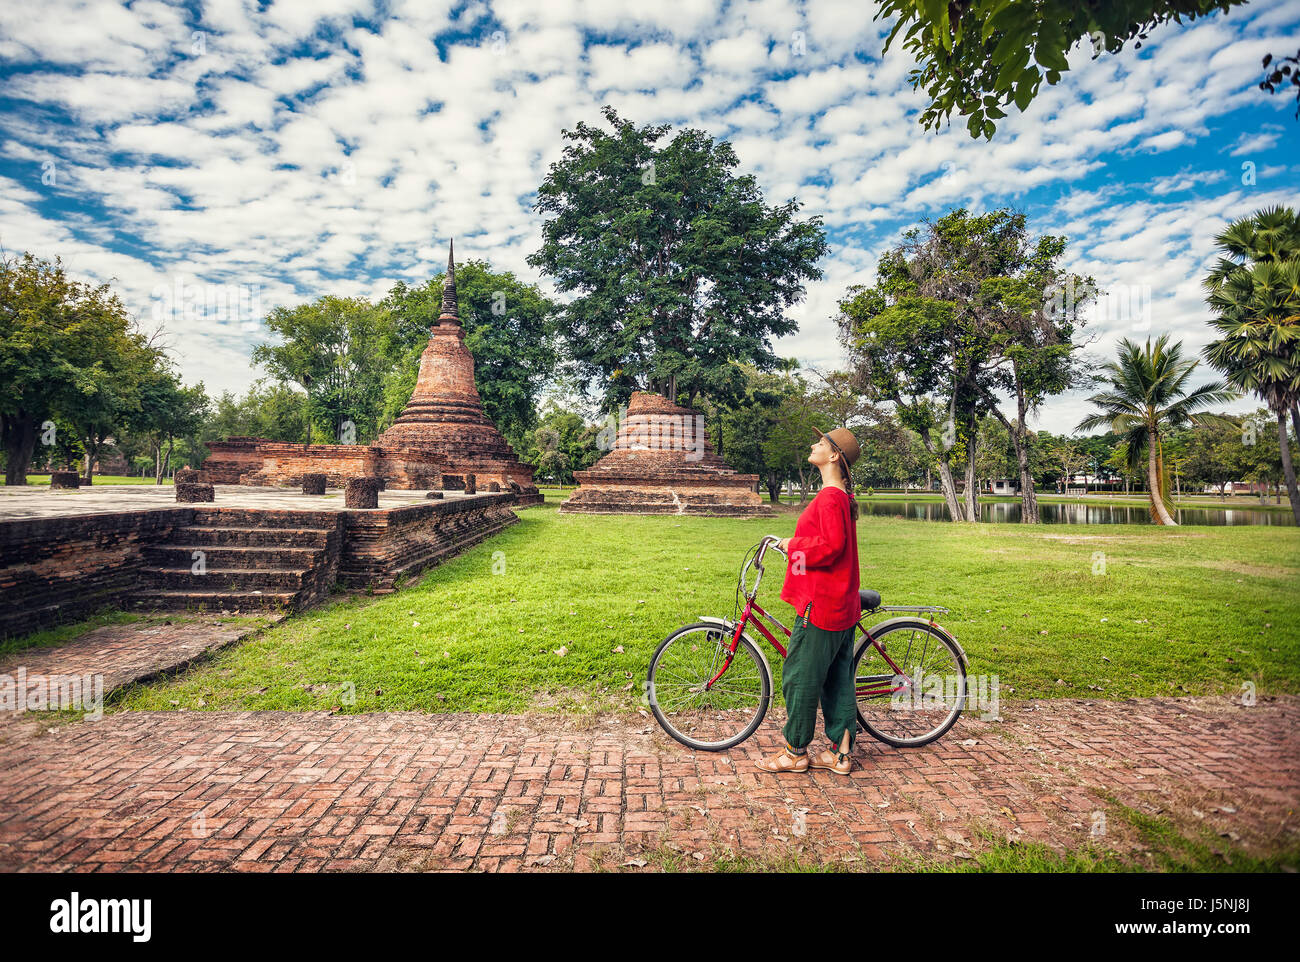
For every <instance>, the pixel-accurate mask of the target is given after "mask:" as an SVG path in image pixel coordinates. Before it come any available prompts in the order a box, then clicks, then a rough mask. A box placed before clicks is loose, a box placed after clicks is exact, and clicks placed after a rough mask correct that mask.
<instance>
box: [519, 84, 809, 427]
mask: <svg viewBox="0 0 1300 962" xmlns="http://www.w3.org/2000/svg"><path fill="white" fill-rule="evenodd" d="M602 113H603V115H604V117H605V119H606V120H607V121H608V122H609V123H610V125H612V127H613V132H612V133H607V132H606V131H604V130H602V129H600V128H598V127H591V126H588V125H587V124H585V123H581V122H580V123H579V124H578V125H577V128H576V129H575V130H573V131H567V130H566V131H565V132H564V137H565V138H566V139H567V140H569V141H570V142H571V143H570V144H569V145H568V146H567V147H565V149H564V156H563V158H562V159H561V160H560V161H558V162H556V163H554V164H552V165H551V168H550V170H549V172H548V173H547V175H546V179H545V180H544V181H543V182H542V185H541V187H540V188H539V190H538V199H537V202H536V204H535V205H534V209H535V210H537V211H538V212H539V213H541V214H544V215H548V219H547V220H546V222H545V223H544V224H543V225H542V246H541V248H540V249H539V250H537V251H536V252H535V253H533V254H532V255H530V256H529V258H528V263H529V264H531V265H532V266H534V267H538V268H540V269H542V270H543V271H545V272H546V273H547V274H549V275H551V277H553V278H554V280H555V285H556V288H557V290H559V291H561V292H565V293H569V292H577V296H576V297H574V298H573V299H572V300H571V301H569V302H568V303H567V304H565V305H564V307H563V308H562V309H561V311H560V316H559V321H560V323H559V330H560V332H561V335H562V337H563V338H564V340H565V342H566V346H567V348H568V351H569V353H570V354H571V356H572V357H573V358H574V360H575V361H576V362H577V364H578V365H579V368H580V369H581V370H582V372H583V373H584V374H585V375H586V376H587V377H588V378H593V379H597V380H598V381H599V383H600V384H601V385H602V386H603V388H604V397H603V402H604V404H605V406H606V407H608V408H614V407H617V406H618V405H619V404H621V403H623V402H625V401H626V400H627V399H628V398H629V397H630V396H631V392H632V391H633V390H635V389H637V388H638V387H644V388H648V389H650V390H654V391H657V392H659V393H661V394H663V395H664V396H665V397H667V398H668V399H669V400H671V401H674V402H676V401H678V400H679V394H681V393H684V394H685V397H686V403H687V404H688V405H689V406H691V407H694V406H695V399H696V397H697V396H700V395H704V396H707V397H710V398H712V399H713V400H715V401H718V402H729V401H734V400H737V399H738V398H739V397H740V395H741V394H742V393H743V391H744V386H745V378H744V375H743V373H742V372H741V370H740V368H739V367H738V364H739V363H748V364H752V365H754V366H755V367H757V368H758V369H759V370H765V371H766V370H772V369H773V368H774V367H775V366H776V363H777V358H776V355H775V354H774V353H773V352H772V350H771V347H770V345H769V338H770V337H771V336H774V335H775V336H780V335H783V334H790V333H793V332H794V331H795V330H796V329H797V325H796V323H795V322H794V321H793V320H792V319H790V318H788V317H787V316H786V313H785V312H786V310H787V308H789V307H790V306H791V305H793V304H795V303H797V302H798V301H799V300H800V299H801V298H802V297H803V294H804V287H803V283H804V281H806V280H811V279H816V278H819V277H821V271H820V270H819V269H818V268H817V267H816V263H817V261H818V259H819V258H820V257H821V256H822V255H823V254H824V253H825V252H826V250H827V245H826V239H825V232H824V231H823V230H822V228H821V218H820V217H813V218H810V219H808V220H799V219H798V218H797V217H796V214H797V213H798V210H799V206H800V205H799V204H798V202H796V201H795V200H793V199H792V200H790V201H788V202H787V203H785V204H782V205H779V206H776V207H768V206H767V205H766V204H765V203H764V201H763V196H762V192H761V191H760V190H759V188H758V184H757V182H756V181H755V179H754V177H753V176H752V175H750V174H745V175H737V174H736V173H735V172H734V170H735V168H736V166H737V165H738V163H739V162H738V160H737V158H736V154H735V151H734V150H733V149H732V147H731V145H730V144H729V143H727V142H725V141H722V142H715V141H714V140H713V139H712V138H710V137H709V136H708V135H707V134H705V133H704V132H703V131H700V130H694V129H689V128H688V129H684V130H681V131H679V132H677V133H676V134H675V135H674V136H673V137H672V138H671V139H670V140H668V141H667V142H666V143H663V144H661V143H660V141H662V140H663V139H664V137H665V136H666V135H667V134H668V131H669V126H668V125H662V126H657V127H656V126H647V127H637V126H636V125H635V124H633V123H631V122H630V121H627V120H623V119H622V118H620V117H619V116H618V114H617V112H615V110H614V109H613V108H612V107H608V106H607V107H605V108H604V110H603V111H602ZM733 362H737V363H733Z"/></svg>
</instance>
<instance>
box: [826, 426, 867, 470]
mask: <svg viewBox="0 0 1300 962" xmlns="http://www.w3.org/2000/svg"><path fill="white" fill-rule="evenodd" d="M817 437H819V438H825V439H826V440H827V441H829V442H830V443H831V448H832V449H833V450H835V451H838V452H839V453H840V455H841V456H842V457H843V458H844V460H845V462H846V463H847V464H848V466H849V467H853V464H854V462H856V461H857V460H858V458H859V457H860V456H861V454H862V448H861V447H860V446H859V445H858V439H857V438H855V437H854V436H853V432H852V431H850V430H849V429H848V428H836V429H835V430H834V431H832V432H830V434H827V433H826V432H825V431H822V430H818V431H817Z"/></svg>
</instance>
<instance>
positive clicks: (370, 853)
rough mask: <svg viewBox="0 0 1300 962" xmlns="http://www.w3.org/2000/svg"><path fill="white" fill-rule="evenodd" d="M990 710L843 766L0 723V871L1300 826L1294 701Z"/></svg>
mask: <svg viewBox="0 0 1300 962" xmlns="http://www.w3.org/2000/svg"><path fill="white" fill-rule="evenodd" d="M1002 717H1003V719H1004V720H1003V721H1002V722H984V721H981V720H979V719H978V718H963V720H962V721H961V722H960V723H959V724H958V726H957V727H956V728H955V729H954V730H953V731H952V732H950V733H949V734H948V735H947V736H945V738H943V739H942V740H941V741H939V742H938V743H936V744H934V745H931V746H927V747H926V748H923V749H914V750H910V751H899V750H894V749H890V748H888V747H886V746H883V745H880V744H878V743H875V742H874V741H872V740H870V739H867V738H864V739H863V740H862V741H861V742H860V743H859V747H858V749H857V752H856V757H855V762H856V766H857V767H856V768H855V771H854V772H853V774H852V775H851V776H850V777H848V778H845V777H842V776H837V775H833V774H831V773H828V772H815V773H811V774H784V775H772V774H767V773H764V772H759V771H757V770H755V769H754V768H753V762H754V760H756V759H757V758H758V757H760V755H763V754H769V753H771V752H773V751H775V750H777V749H778V748H779V746H780V728H779V724H780V719H779V718H770V719H769V720H768V721H767V722H766V723H765V724H764V726H763V728H762V729H761V730H760V731H759V733H758V734H757V735H756V736H755V737H753V738H751V739H750V740H749V741H748V742H746V743H745V744H744V745H742V746H741V747H740V748H739V749H737V750H734V751H732V752H728V753H721V754H712V753H705V752H700V753H691V752H689V751H688V750H686V749H685V748H683V747H682V746H680V745H678V744H677V743H675V742H672V741H671V740H669V739H667V738H666V737H665V736H664V735H663V733H662V732H661V731H660V730H659V729H658V728H657V726H655V725H654V724H653V722H651V721H649V720H647V719H642V718H640V717H639V716H633V717H632V718H630V719H629V718H627V717H626V716H620V717H617V718H613V717H597V718H590V717H588V718H582V719H578V720H576V721H574V720H566V719H564V718H562V717H560V716H554V715H527V716H501V715H431V716H426V715H418V714H387V715H386V714H376V715H354V716H349V715H333V714H331V713H328V712H313V713H291V712H139V713H136V712H131V713H120V714H117V715H110V716H107V717H105V719H104V720H103V721H100V722H80V721H77V722H55V723H53V724H51V723H50V722H49V721H48V720H47V719H40V718H36V717H33V716H23V718H22V719H21V720H19V721H17V722H16V723H14V724H10V725H6V726H3V727H0V748H2V750H0V869H3V870H50V869H53V870H77V871H89V870H101V871H102V870H109V871H113V870H132V871H139V870H174V871H226V870H235V871H257V872H268V871H276V872H291V871H340V870H342V871H347V870H399V871H400V870H408V871H411V870H414V871H420V870H430V869H448V870H465V869H478V870H487V871H518V870H521V869H525V870H551V871H554V870H566V869H577V870H586V869H591V868H593V867H596V866H597V865H599V866H604V867H610V868H614V869H620V868H621V869H622V870H624V871H632V870H649V869H653V867H654V865H655V862H654V860H653V859H654V857H655V852H656V851H663V850H664V849H668V850H674V851H676V852H678V853H680V854H681V855H683V856H685V858H686V862H687V864H688V865H691V866H699V867H701V868H707V867H709V865H710V864H711V863H712V860H713V859H714V858H716V857H719V856H722V855H724V854H727V853H731V854H733V855H734V854H737V853H743V854H745V855H748V856H753V857H756V858H776V857H780V856H790V855H797V856H798V857H799V858H801V859H802V860H804V861H805V862H807V861H816V860H818V859H834V860H837V861H849V863H850V864H852V865H860V866H861V867H862V868H863V869H873V868H879V867H888V866H889V864H890V863H891V856H893V855H895V854H900V853H908V852H911V853H928V854H931V855H934V856H937V857H940V858H961V857H963V856H967V855H968V853H969V851H970V850H972V849H973V848H975V847H978V845H979V844H981V843H980V842H979V840H978V838H977V837H976V836H975V835H974V830H975V828H976V826H978V825H983V826H986V827H988V828H991V829H992V830H993V831H995V832H996V833H997V835H998V836H999V837H1008V838H1011V839H1014V840H1022V841H1023V840H1040V841H1044V842H1046V843H1048V844H1051V845H1053V846H1057V847H1061V848H1074V847H1078V846H1082V845H1083V844H1085V843H1087V842H1088V841H1089V840H1091V841H1093V842H1095V843H1098V844H1102V845H1105V846H1110V847H1113V848H1115V849H1117V850H1125V851H1131V850H1132V849H1133V847H1134V846H1135V844H1136V841H1135V839H1134V838H1132V837H1130V836H1129V835H1127V834H1126V830H1125V825H1124V823H1123V821H1122V820H1121V819H1119V818H1114V817H1112V818H1110V819H1109V822H1108V832H1107V834H1106V835H1105V836H1103V837H1100V838H1097V837H1092V836H1090V827H1091V826H1092V824H1093V819H1094V813H1096V812H1099V811H1102V810H1104V808H1105V806H1104V804H1103V803H1102V802H1101V801H1100V798H1099V796H1098V794H1097V793H1098V792H1099V791H1106V792H1110V793H1113V794H1114V795H1116V796H1117V797H1118V799H1119V800H1120V801H1121V802H1123V803H1125V804H1128V805H1132V806H1136V807H1138V808H1139V809H1141V810H1142V811H1144V812H1147V813H1156V812H1159V813H1161V815H1162V816H1163V817H1169V818H1171V819H1173V820H1175V822H1177V823H1178V824H1180V825H1182V826H1197V827H1202V828H1206V829H1208V830H1210V832H1211V833H1212V834H1213V835H1214V836H1215V837H1219V833H1223V837H1222V838H1221V842H1222V846H1223V847H1224V848H1233V849H1244V850H1247V851H1251V852H1255V853H1257V854H1258V853H1268V852H1276V851H1279V850H1281V849H1283V848H1294V846H1295V845H1296V843H1297V841H1298V840H1300V825H1297V821H1296V819H1295V818H1294V816H1293V814H1292V812H1293V810H1294V808H1295V807H1296V804H1297V801H1300V772H1298V770H1297V760H1296V759H1297V751H1296V749H1297V747H1300V746H1298V745H1297V734H1296V732H1297V726H1298V725H1300V697H1296V696H1280V697H1277V698H1275V699H1261V701H1260V703H1259V704H1258V705H1257V706H1255V707H1253V708H1243V707H1241V706H1239V705H1236V704H1234V703H1233V702H1231V701H1230V700H1229V699H1227V698H1188V699H1151V700H1141V701H1138V700H1132V701H1128V702H1093V701H1066V700H1060V701H1038V702H1018V703H1004V705H1003V711H1002ZM200 813H201V819H200V818H199V815H200ZM1234 836H1235V837H1234ZM639 861H645V862H647V863H648V864H647V866H646V867H644V868H643V867H642V866H640V865H637V864H636V863H637V862H639Z"/></svg>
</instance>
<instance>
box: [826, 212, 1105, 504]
mask: <svg viewBox="0 0 1300 962" xmlns="http://www.w3.org/2000/svg"><path fill="white" fill-rule="evenodd" d="M1063 251H1064V240H1063V239H1061V238H1056V237H1044V238H1040V239H1039V240H1038V241H1036V242H1033V243H1031V242H1030V240H1029V238H1028V235H1027V232H1026V228H1025V217H1024V215H1023V214H1020V213H1016V212H1014V211H1011V210H1007V209H1002V210H996V211H992V212H990V213H986V214H979V215H971V214H969V213H967V212H966V211H965V210H964V209H957V210H953V211H950V212H948V213H947V214H945V215H944V216H943V217H941V218H939V219H938V220H937V221H933V222H929V221H927V222H925V223H924V224H923V225H922V226H921V227H916V228H913V229H911V230H909V231H908V232H907V233H906V234H904V237H903V242H902V244H901V245H899V246H898V247H896V248H894V249H893V250H890V251H887V252H886V253H885V254H884V255H883V256H882V257H881V259H880V262H879V265H878V266H877V280H876V284H875V286H874V287H870V288H867V287H863V286H861V285H855V286H853V287H851V288H849V291H848V295H847V296H846V297H845V298H844V299H843V300H841V301H840V316H839V318H838V322H839V327H840V334H841V340H842V342H843V343H844V344H845V347H846V348H847V349H848V351H849V354H850V357H851V359H852V360H853V363H854V364H855V366H856V370H857V371H858V373H859V376H860V378H861V380H862V383H863V385H864V389H865V390H866V391H867V392H868V394H869V396H870V397H872V398H873V399H877V400H888V401H892V402H893V403H894V406H895V410H896V412H897V415H898V417H899V420H900V421H901V422H902V423H903V424H904V426H906V427H908V428H910V429H911V430H913V431H916V432H917V434H918V435H920V437H921V440H922V442H923V443H924V444H925V446H926V449H927V450H928V451H929V452H930V453H931V454H932V455H933V456H935V457H936V458H937V459H938V461H939V474H940V482H941V486H942V488H943V491H944V499H945V501H947V503H948V510H949V513H950V515H951V516H952V518H953V519H954V520H966V521H978V520H979V510H978V505H977V501H978V495H977V485H976V482H975V474H976V461H977V445H978V433H979V419H980V417H981V416H982V415H983V414H985V413H992V414H994V416H996V417H997V418H998V420H999V421H1001V422H1002V424H1003V425H1004V426H1005V427H1006V428H1007V430H1008V432H1009V433H1011V434H1012V435H1013V439H1014V443H1015V445H1016V449H1017V452H1018V460H1019V462H1020V474H1021V488H1022V502H1023V504H1024V510H1023V511H1022V518H1023V519H1024V520H1025V521H1031V522H1032V521H1036V520H1037V507H1036V506H1037V502H1036V500H1035V498H1034V493H1033V477H1032V473H1031V471H1030V467H1029V452H1028V443H1027V441H1026V432H1027V428H1026V424H1025V421H1026V413H1027V412H1028V411H1030V410H1032V409H1033V408H1035V407H1036V406H1037V405H1038V404H1039V403H1040V402H1041V401H1042V400H1043V399H1044V398H1046V397H1047V396H1048V395H1050V394H1052V393H1056V392H1059V391H1061V390H1063V389H1064V388H1065V387H1068V386H1070V385H1071V384H1072V383H1074V381H1075V378H1076V373H1075V372H1076V369H1077V365H1076V362H1075V361H1074V359H1073V356H1072V352H1073V351H1075V350H1076V349H1077V347H1078V345H1076V344H1074V343H1073V332H1074V328H1075V324H1076V323H1077V312H1078V308H1079V306H1080V303H1081V302H1082V298H1081V297H1072V298H1071V302H1070V304H1069V305H1068V308H1066V309H1062V310H1061V311H1059V312H1057V311H1049V310H1048V309H1047V306H1048V304H1049V299H1048V298H1047V296H1046V295H1047V293H1048V291H1049V289H1050V288H1052V287H1053V285H1057V284H1061V283H1063V282H1065V281H1069V282H1070V283H1071V284H1072V285H1073V282H1074V281H1075V280H1080V288H1081V289H1082V280H1083V279H1075V278H1072V277H1071V278H1066V277H1065V276H1064V275H1063V274H1062V273H1061V272H1060V271H1059V270H1058V268H1057V266H1056V262H1057V260H1058V258H1059V257H1060V256H1061V255H1062V253H1063ZM1073 289H1074V287H1073V286H1072V287H1071V290H1073ZM998 390H1005V391H1009V392H1011V393H1012V396H1013V397H1015V398H1016V403H1017V412H1018V413H1017V419H1016V422H1015V424H1013V423H1012V422H1011V421H1010V420H1009V419H1008V418H1006V417H1005V416H1004V415H1003V414H1002V413H1001V411H1000V409H999V407H998V398H997V396H996V392H997V391H998ZM944 409H946V410H947V418H946V423H945V420H944V418H943V417H942V415H941V414H940V412H941V411H943V410H944ZM940 425H943V427H942V444H940V443H939V441H938V439H936V437H935V435H936V434H937V433H938V432H939V427H940ZM957 443H961V444H962V446H963V448H964V454H963V462H964V464H965V473H966V490H965V497H964V502H965V503H964V504H959V503H958V500H957V495H956V484H955V482H954V480H953V476H952V469H953V462H954V455H953V454H952V453H951V448H952V447H953V445H954V444H957Z"/></svg>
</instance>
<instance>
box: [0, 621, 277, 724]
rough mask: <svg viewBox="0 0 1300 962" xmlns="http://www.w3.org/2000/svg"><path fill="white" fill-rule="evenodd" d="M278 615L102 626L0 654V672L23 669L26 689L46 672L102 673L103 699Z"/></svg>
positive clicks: (14, 674) (3, 717) (6, 717)
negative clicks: (43, 645)
mask: <svg viewBox="0 0 1300 962" xmlns="http://www.w3.org/2000/svg"><path fill="white" fill-rule="evenodd" d="M283 617H284V616H283V615H280V614H274V613H267V614H266V615H264V616H260V617H259V618H258V619H257V620H252V619H236V620H233V621H232V620H231V619H230V618H229V617H224V618H223V617H220V616H211V617H205V616H202V615H187V616H185V617H184V618H181V617H180V616H177V617H176V618H164V619H146V620H144V621H136V622H128V623H127V624H122V625H103V626H101V627H99V628H94V629H92V630H90V631H88V632H86V633H85V634H84V635H81V636H80V637H78V638H76V639H74V640H72V641H69V642H65V643H64V644H61V645H57V646H55V647H52V648H25V649H23V650H21V651H16V652H13V653H11V654H9V655H5V656H3V657H0V675H7V676H9V677H10V678H13V679H14V680H15V685H16V682H17V679H18V677H19V675H18V672H19V669H24V676H25V678H26V681H27V685H26V687H27V688H28V689H29V690H30V689H31V688H33V687H34V686H37V685H42V686H44V685H47V684H48V681H47V680H48V678H49V676H51V675H61V676H65V677H66V676H71V675H78V676H84V675H102V676H103V695H104V696H105V697H107V696H108V693H109V692H111V691H112V690H113V689H115V688H120V687H122V686H123V685H128V684H130V683H132V682H136V681H145V680H148V679H150V678H154V677H156V676H157V675H159V674H160V673H162V672H164V671H174V670H179V669H181V668H184V667H185V666H187V665H189V664H191V663H192V662H194V661H195V660H197V659H199V658H202V657H204V656H205V655H207V654H209V653H211V652H214V651H218V650H219V649H221V648H225V647H226V646H227V645H232V644H234V643H235V642H237V641H238V640H239V639H241V638H244V637H246V636H247V635H249V634H251V633H252V632H254V631H257V630H258V629H259V628H260V627H262V626H264V625H268V624H272V623H273V622H276V621H279V620H280V619H281V618H283ZM46 690H47V691H48V688H47V689H46ZM15 717H16V716H15V715H14V714H13V713H12V712H0V724H4V723H5V722H7V721H12V720H13V719H14V718H15Z"/></svg>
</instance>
